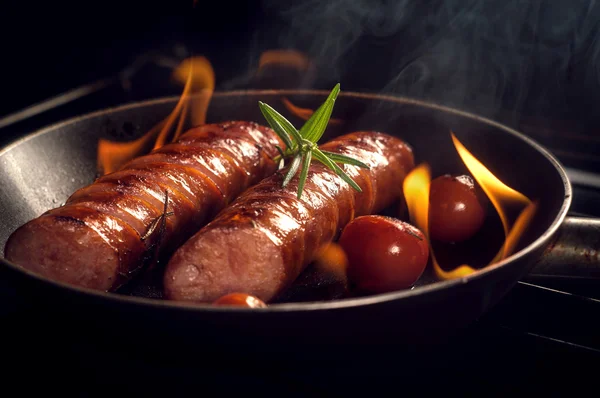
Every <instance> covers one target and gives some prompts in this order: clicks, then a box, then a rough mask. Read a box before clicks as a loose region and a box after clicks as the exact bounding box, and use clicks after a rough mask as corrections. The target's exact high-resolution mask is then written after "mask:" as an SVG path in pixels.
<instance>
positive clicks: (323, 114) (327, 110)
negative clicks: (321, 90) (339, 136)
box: [300, 83, 340, 143]
mask: <svg viewBox="0 0 600 398" xmlns="http://www.w3.org/2000/svg"><path fill="white" fill-rule="evenodd" d="M339 92H340V84H339V83H338V84H336V85H335V87H334V88H333V90H331V93H330V94H329V96H328V97H327V99H326V100H325V102H324V103H323V104H322V105H321V106H320V107H319V108H318V109H317V110H316V111H315V112H314V113H313V114H312V116H311V117H310V118H309V119H308V120H307V121H306V123H304V126H302V128H301V129H300V135H301V136H302V137H303V138H304V139H307V140H309V141H311V142H313V143H317V142H318V141H319V139H321V137H322V136H323V133H324V132H325V129H326V128H327V124H328V123H329V118H330V117H331V113H332V111H333V105H334V103H335V100H336V98H337V96H338V94H339Z"/></svg>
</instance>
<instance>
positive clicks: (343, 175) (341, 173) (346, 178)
mask: <svg viewBox="0 0 600 398" xmlns="http://www.w3.org/2000/svg"><path fill="white" fill-rule="evenodd" d="M333 167H334V170H335V174H337V175H338V176H340V178H341V179H342V180H344V181H346V182H347V183H348V185H350V186H351V187H352V188H354V189H356V190H357V191H358V192H362V189H361V188H360V186H358V184H357V183H355V182H354V180H353V179H352V178H350V176H349V175H348V174H346V172H345V171H344V170H342V169H341V167H340V166H338V165H337V164H335V163H333Z"/></svg>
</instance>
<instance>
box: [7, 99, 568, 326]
mask: <svg viewBox="0 0 600 398" xmlns="http://www.w3.org/2000/svg"><path fill="white" fill-rule="evenodd" d="M328 94H329V91H326V90H308V89H307V90H293V89H290V90H234V91H215V92H214V93H213V97H240V96H249V95H312V96H314V95H319V96H327V95H328ZM340 97H353V98H361V99H368V100H379V101H385V102H393V103H398V104H409V105H416V106H419V107H422V108H429V109H434V110H438V111H441V112H444V113H448V114H453V115H457V116H461V117H465V118H468V119H471V120H476V121H478V122H480V123H483V124H486V125H489V126H492V127H495V128H498V129H500V130H503V131H504V132H506V133H508V134H511V135H513V136H515V137H516V138H518V139H520V140H521V141H523V142H524V143H525V144H527V145H529V146H530V147H533V148H534V149H535V150H536V151H537V152H538V153H540V154H541V155H542V156H544V157H545V158H546V159H547V160H548V161H549V162H550V163H551V164H552V165H553V166H554V169H555V170H556V171H557V173H558V174H559V176H560V178H561V181H562V183H563V188H564V191H565V195H564V200H563V203H562V205H561V207H560V209H559V211H558V213H557V214H556V216H555V218H554V220H553V221H552V224H551V225H550V227H549V228H548V229H546V231H544V233H542V234H541V235H540V236H539V237H538V238H537V239H536V240H534V241H533V242H532V243H531V244H529V245H528V246H526V247H525V248H523V249H522V250H520V251H519V252H517V253H513V254H512V255H511V256H509V257H507V258H506V259H504V260H502V261H500V262H498V263H496V264H493V265H489V266H486V267H485V268H482V269H480V270H478V271H477V272H475V273H473V274H470V275H467V276H465V277H462V278H456V279H451V280H446V281H437V282H434V283H431V284H427V285H423V286H419V287H416V288H413V289H409V290H401V291H395V292H389V293H381V294H376V295H372V296H368V297H358V298H345V299H338V300H333V301H311V302H302V303H278V304H272V305H269V306H267V307H266V308H255V309H251V308H241V307H226V306H214V305H211V304H205V303H188V302H180V301H169V300H160V299H151V298H145V297H136V296H126V295H121V294H117V293H112V292H103V291H97V290H93V289H89V288H84V287H79V286H73V285H69V284H67V283H64V282H59V281H54V280H50V279H47V278H44V277H42V276H40V275H38V274H36V273H34V272H31V271H29V270H27V269H25V268H22V267H20V266H18V265H16V264H13V263H12V262H10V261H8V260H6V259H5V258H4V256H3V253H2V257H0V263H2V264H3V265H5V266H8V267H10V268H11V269H12V270H13V271H15V272H18V273H21V274H26V275H27V276H29V277H32V278H34V279H36V280H37V281H39V282H42V283H46V284H50V285H52V286H53V287H56V288H61V289H63V290H65V289H66V290H68V291H72V292H73V293H77V294H84V295H87V296H92V297H95V298H98V299H102V300H109V301H113V302H118V303H127V304H132V305H141V306H147V307H160V308H162V309H167V310H179V311H191V312H196V311H201V312H220V313H223V312H231V313H242V312H245V313H247V312H253V313H263V314H268V313H280V312H286V313H289V312H304V311H330V310H336V309H350V308H354V307H364V306H369V305H376V304H381V303H385V302H390V301H396V300H400V299H409V298H411V297H415V296H421V295H426V294H432V293H436V292H438V291H441V290H444V289H449V288H451V287H453V286H457V285H462V284H467V283H469V282H470V281H474V280H478V279H480V278H483V277H486V276H488V275H489V274H491V273H494V272H497V271H498V270H499V269H500V268H502V267H504V266H507V265H508V264H510V263H512V262H514V261H518V260H519V259H520V258H522V257H524V256H526V255H528V254H529V253H531V252H533V251H535V250H538V249H539V248H541V247H542V246H543V245H544V244H546V243H547V242H548V241H549V240H550V239H551V237H552V236H553V235H554V234H555V233H556V231H557V230H558V228H559V227H560V226H561V225H562V223H563V221H564V219H565V217H566V215H567V212H568V210H569V208H570V206H571V201H572V187H571V182H570V180H569V178H568V176H567V173H566V171H565V170H564V167H563V166H562V164H561V163H560V162H559V161H558V159H557V158H556V157H555V156H554V155H553V154H551V153H550V152H549V151H548V150H547V149H546V148H544V147H543V146H542V145H540V144H539V143H537V142H536V141H535V140H533V139H531V138H529V137H527V136H526V135H524V134H523V133H520V132H518V131H517V130H514V129H512V128H510V127H508V126H505V125H503V124H501V123H498V122H496V121H494V120H491V119H488V118H485V117H483V116H479V115H476V114H473V113H471V112H468V111H464V110H461V109H458V108H455V107H448V106H445V105H440V104H437V103H434V102H428V101H422V100H418V99H414V98H409V97H403V96H393V95H384V94H375V93H361V92H351V91H347V92H342V93H340ZM178 99H179V96H171V97H163V98H156V99H151V100H146V101H138V102H132V103H127V104H124V105H119V106H114V107H109V108H105V109H101V110H98V111H94V112H90V113H87V114H84V115H80V116H76V117H73V118H69V119H66V120H63V121H60V122H57V123H54V124H51V125H49V126H46V127H44V128H42V129H40V130H37V131H34V132H32V133H30V134H27V135H26V136H24V137H21V138H19V139H17V140H15V141H12V142H10V143H8V144H7V145H6V146H4V147H3V148H1V149H0V157H1V156H3V155H4V154H5V153H7V152H9V151H10V150H11V149H13V148H15V147H17V146H19V145H22V144H23V143H25V142H27V141H29V140H31V139H34V138H35V137H37V136H40V135H43V134H46V133H48V132H50V131H53V130H56V129H58V128H61V127H65V126H68V125H72V124H75V123H78V122H81V121H85V120H89V119H93V118H97V117H100V116H103V115H107V114H111V113H115V112H122V111H126V110H129V109H135V108H142V107H147V106H152V105H158V104H163V103H168V102H176V101H177V100H178Z"/></svg>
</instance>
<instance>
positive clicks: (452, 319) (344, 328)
mask: <svg viewBox="0 0 600 398" xmlns="http://www.w3.org/2000/svg"><path fill="white" fill-rule="evenodd" d="M327 94H328V93H327V92H321V91H299V90H288V91H273V90H271V91H268V90H267V91H265V90H262V91H239V92H221V93H215V95H214V96H213V98H212V100H211V103H210V107H209V109H208V113H207V122H218V121H225V120H231V119H237V120H254V121H257V122H259V123H264V121H263V118H262V116H261V114H260V111H259V108H258V105H257V104H258V101H259V100H261V101H264V102H266V103H269V104H271V105H272V106H274V107H275V108H276V109H278V110H280V111H281V112H282V113H284V115H285V116H286V117H289V119H290V120H291V121H292V122H293V123H294V124H295V125H300V123H301V122H302V121H301V120H300V119H298V118H297V117H296V116H294V115H293V114H291V113H289V112H286V108H285V106H284V104H283V102H282V98H283V97H286V98H288V99H289V100H291V101H292V102H293V103H295V104H297V105H299V106H302V107H307V108H312V109H315V108H316V107H317V106H318V105H319V104H320V103H322V102H323V100H324V99H325V98H326V96H327ZM176 101H177V98H165V99H158V100H152V101H147V102H141V103H134V104H130V105H125V106H121V107H118V108H114V109H108V110H103V111H100V112H96V113H92V114H89V115H86V116H82V117H77V118H74V119H71V120H68V121H65V122H62V123H59V124H56V125H53V126H50V127H48V128H45V129H43V130H41V131H38V132H35V133H33V134H31V135H28V136H26V137H25V138H23V139H21V140H18V141H16V142H14V143H13V144H11V145H9V146H8V147H6V148H5V149H4V150H2V151H1V152H0V186H2V190H1V192H0V215H1V217H2V220H3V222H2V225H0V245H1V246H2V247H4V244H5V242H6V240H7V238H8V237H9V235H10V234H11V233H12V232H13V231H14V230H15V229H16V228H17V227H18V226H20V225H21V224H23V223H25V222H26V221H28V220H30V219H32V218H34V217H37V216H38V215H39V214H41V213H42V212H43V211H45V210H47V209H49V208H52V207H56V206H58V205H60V204H61V203H63V202H64V201H65V200H66V199H67V197H68V196H69V195H70V194H71V193H72V192H73V191H75V190H76V189H77V188H79V187H81V186H83V185H87V184H89V183H91V182H92V181H93V180H94V178H95V176H96V145H97V142H98V140H99V139H100V138H112V139H115V138H119V137H120V139H134V138H135V137H136V136H139V135H141V134H143V133H144V132H146V131H148V130H149V129H150V128H151V127H152V126H154V125H155V124H156V123H158V122H159V121H160V120H162V119H163V118H164V117H165V116H166V115H168V114H169V113H170V111H171V110H172V109H173V108H174V106H175V104H176ZM333 117H335V118H338V119H341V120H342V121H343V123H341V124H336V125H331V126H330V127H329V128H328V131H327V133H326V136H325V137H323V141H325V140H327V139H329V138H331V137H332V136H335V135H338V134H341V133H344V132H348V131H352V130H358V129H370V130H379V131H384V132H387V133H389V134H393V135H397V136H399V137H401V138H402V139H404V140H406V141H407V142H408V143H409V144H410V145H411V146H412V147H413V149H414V153H415V158H416V162H417V163H421V162H427V163H429V164H430V166H431V170H432V175H433V176H436V175H440V174H445V173H459V172H466V169H465V168H464V165H463V164H462V162H461V161H460V159H459V158H458V156H457V154H456V151H455V149H454V147H453V145H452V142H451V138H450V134H449V132H450V130H452V131H453V132H455V133H456V135H457V137H458V138H459V139H460V140H461V142H462V143H463V144H464V145H465V146H466V147H467V148H468V149H469V150H470V151H471V152H472V153H473V154H474V155H475V156H476V157H477V158H478V159H481V160H482V161H483V162H484V163H485V164H486V166H487V167H488V168H489V169H490V170H491V171H492V172H493V173H494V174H495V175H496V176H498V177H499V178H500V179H501V180H502V181H504V182H505V183H506V184H507V185H509V186H511V187H513V188H514V189H516V190H518V191H520V192H522V193H524V194H525V195H526V196H528V197H529V198H531V199H537V200H539V208H538V211H537V212H536V215H535V218H534V220H533V222H532V223H531V225H530V226H529V228H528V230H527V232H526V234H525V236H524V237H523V239H522V240H521V242H520V244H519V246H518V248H517V251H516V252H515V253H514V254H513V255H511V256H510V257H509V258H507V259H505V260H504V261H501V262H499V263H497V264H494V265H492V266H488V267H485V268H483V269H481V270H479V271H478V272H476V273H474V274H472V275H469V276H466V277H464V278H459V279H454V280H448V281H436V280H434V279H432V278H430V277H427V275H425V276H424V277H423V278H422V279H421V281H420V282H419V283H418V284H417V286H415V287H414V288H413V289H410V290H403V291H397V292H393V293H388V294H379V295H373V296H369V297H357V298H348V299H341V300H333V301H322V302H304V303H281V304H275V305H272V306H270V307H269V308H267V309H260V310H249V309H240V308H223V307H213V306H209V305H197V304H185V303H176V302H168V301H164V300H158V299H153V298H148V297H138V296H128V295H121V294H116V293H103V292H97V291H91V290H87V289H84V288H78V287H72V286H68V285H65V284H61V283H58V282H53V281H49V280H46V279H44V278H42V277H39V276H37V275H34V274H32V273H30V272H28V271H25V270H23V269H21V268H19V267H18V266H16V265H14V264H11V263H10V262H8V261H6V260H5V259H2V261H1V266H0V272H1V273H0V281H2V283H3V285H4V291H5V292H6V291H10V292H12V293H13V296H12V297H11V298H10V300H12V302H15V300H16V301H19V300H27V301H28V302H32V303H37V304H40V303H43V304H44V305H46V306H47V307H48V308H49V310H50V311H61V312H62V313H65V314H67V316H69V317H71V318H73V319H77V320H78V321H81V322H86V324H89V325H93V327H94V328H96V330H104V331H106V333H108V334H110V333H112V335H113V336H129V337H128V340H130V341H136V342H140V343H141V344H142V345H143V344H148V343H149V344H152V345H153V347H162V348H164V349H165V350H167V351H169V350H170V351H177V350H179V349H183V350H185V352H189V351H190V350H196V349H197V350H199V351H206V350H208V349H209V348H210V349H214V348H215V347H226V346H231V345H232V344H234V345H236V346H237V347H254V348H257V347H258V349H259V350H265V349H268V348H271V349H275V350H280V349H290V347H292V349H296V350H300V347H303V348H302V350H305V349H306V347H307V346H316V345H318V346H320V347H323V346H335V345H339V344H342V346H343V345H344V344H356V343H357V342H366V341H371V342H373V341H377V342H382V343H383V342H386V341H390V340H393V341H395V342H403V343H407V345H419V344H421V343H423V344H428V343H429V342H432V341H437V339H440V338H442V336H448V335H451V334H452V333H454V332H455V331H458V330H460V329H461V328H462V327H464V326H465V325H468V324H469V323H471V322H472V321H474V320H475V319H477V318H478V317H479V316H480V315H481V314H483V313H484V312H485V311H487V310H488V309H490V307H492V306H493V305H494V304H495V303H497V302H498V301H499V300H500V299H501V298H502V297H503V296H504V295H505V294H506V293H507V292H508V291H509V290H510V289H511V287H512V286H513V285H514V284H515V283H516V282H517V281H518V280H519V279H520V278H522V277H523V276H524V275H526V274H528V273H529V272H537V273H541V274H543V273H547V272H551V271H552V268H553V267H554V266H555V265H557V264H561V263H565V261H573V262H574V263H576V264H583V266H580V267H579V268H578V269H579V272H580V273H581V274H582V275H583V274H585V275H587V276H596V277H597V276H598V275H597V274H598V267H596V268H594V267H592V265H594V264H597V263H598V258H597V252H595V251H593V250H591V249H595V248H597V246H596V247H594V246H592V245H594V244H597V242H598V238H599V236H600V229H599V223H598V221H597V220H591V219H571V218H566V215H567V211H568V209H569V206H570V203H571V186H570V183H569V180H568V178H567V175H566V173H565V171H564V170H563V168H562V167H561V165H560V164H559V162H558V161H557V160H556V159H555V158H554V157H553V156H552V155H551V154H550V153H548V152H547V151H546V150H545V149H544V148H542V147H541V146H540V145H538V144H537V143H535V142H534V141H532V140H531V139H529V138H527V137H526V136H524V135H522V134H520V133H518V132H516V131H514V130H512V129H510V128H508V127H505V126H503V125H501V124H498V123H496V122H494V121H491V120H488V119H484V118H482V117H479V116H476V115H473V114H469V113H466V112H463V111H460V110H456V109H450V108H447V107H444V106H439V105H436V104H432V103H427V102H421V101H417V100H413V99H409V98H398V97H389V96H380V95H372V94H362V93H342V94H341V95H340V96H339V98H338V100H337V102H336V107H335V109H334V115H333ZM123 137H125V138H123ZM586 245H588V246H589V247H588V249H590V250H587V251H586V250H585V249H586V247H585V246H586ZM590 253H591V257H590ZM586 254H587V257H586ZM594 256H596V257H595V258H593V257H594ZM588 265H589V266H588ZM532 270H533V271H532ZM594 273H595V274H594ZM5 301H6V300H5ZM40 305H41V304H40ZM300 342H303V345H300V344H299V343H300ZM291 343H293V344H291ZM304 343H305V344H304ZM176 347H179V348H176Z"/></svg>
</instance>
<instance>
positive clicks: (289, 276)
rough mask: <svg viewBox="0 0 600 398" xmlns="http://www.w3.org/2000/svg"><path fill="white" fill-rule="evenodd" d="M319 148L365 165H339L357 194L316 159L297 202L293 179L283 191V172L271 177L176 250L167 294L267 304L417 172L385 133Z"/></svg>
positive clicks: (404, 148) (362, 135)
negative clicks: (236, 297)
mask: <svg viewBox="0 0 600 398" xmlns="http://www.w3.org/2000/svg"><path fill="white" fill-rule="evenodd" d="M321 148H322V149H324V150H328V151H331V152H337V153H340V154H344V155H348V156H352V157H354V158H356V159H359V160H361V161H363V162H364V163H367V164H368V165H369V166H370V169H362V168H358V167H356V166H349V165H345V166H344V169H345V171H346V172H347V173H348V175H350V177H351V178H352V179H353V180H354V181H355V182H356V183H357V184H358V185H359V186H360V187H361V189H362V193H359V192H358V191H355V190H354V189H352V187H350V186H349V185H348V184H346V183H345V182H344V181H343V180H342V179H341V178H339V177H338V176H337V175H336V174H335V173H334V172H332V171H330V170H329V169H327V168H326V167H325V166H323V165H322V164H320V163H317V162H313V163H312V164H311V166H310V168H309V172H308V178H307V182H306V185H305V187H304V191H303V193H302V197H301V199H298V198H297V189H298V175H296V176H295V177H294V178H293V179H292V181H291V182H290V183H289V184H288V185H287V186H286V187H285V188H281V183H282V179H283V176H284V175H285V170H283V171H282V172H279V173H275V174H274V175H273V176H271V177H269V178H267V179H265V180H263V181H261V182H260V183H259V184H257V185H255V186H253V187H251V188H250V189H248V190H246V191H245V192H244V193H243V194H242V195H240V196H239V197H238V198H237V199H236V200H235V202H234V203H232V204H231V205H230V206H229V207H227V208H226V209H225V210H223V211H222V212H221V213H220V214H219V215H218V216H217V217H216V218H215V219H214V220H213V221H212V222H210V223H209V224H208V225H207V226H206V227H204V228H203V229H201V230H200V231H199V232H198V233H197V234H195V235H194V236H193V237H192V238H190V239H189V240H188V241H187V242H186V243H184V244H183V245H182V246H181V247H180V248H179V249H177V250H176V252H175V253H174V255H173V257H171V260H170V261H169V263H168V265H167V268H166V271H165V275H164V289H165V296H166V297H167V298H168V299H172V300H187V301H195V302H212V301H214V300H216V299H218V298H219V297H221V296H223V295H225V294H228V293H232V292H244V293H247V294H250V295H253V296H256V297H258V298H260V299H261V300H263V301H265V302H268V301H270V300H272V299H273V298H275V297H276V296H277V295H278V294H279V293H281V292H282V291H283V290H284V289H285V288H286V287H287V286H288V285H289V284H290V283H291V282H293V281H294V279H296V277H297V276H298V275H299V274H300V272H301V271H302V270H303V269H304V268H305V267H306V266H307V265H308V264H309V263H310V262H311V261H312V260H313V257H314V256H315V254H316V253H317V250H318V249H319V248H320V247H321V245H323V244H325V243H327V242H329V241H331V240H332V239H334V238H335V237H336V236H337V235H338V234H339V233H340V232H341V230H342V229H343V227H344V226H345V225H346V224H347V223H348V222H349V221H350V220H352V219H353V218H354V217H357V216H360V215H364V214H370V213H374V212H377V211H380V210H382V209H384V208H385V207H386V206H388V205H390V204H391V203H393V201H394V200H395V199H398V198H400V197H401V196H402V182H403V180H404V177H405V176H406V175H407V173H408V172H409V171H410V170H411V169H412V168H413V167H414V158H413V154H412V149H411V148H410V147H409V146H408V145H406V144H405V143H404V142H403V141H402V140H400V139H398V138H394V137H391V136H389V135H385V134H382V133H376V132H356V133H352V134H348V135H345V136H342V137H338V138H337V139H334V140H333V141H330V142H328V143H326V144H324V145H323V146H322V147H321Z"/></svg>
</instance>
